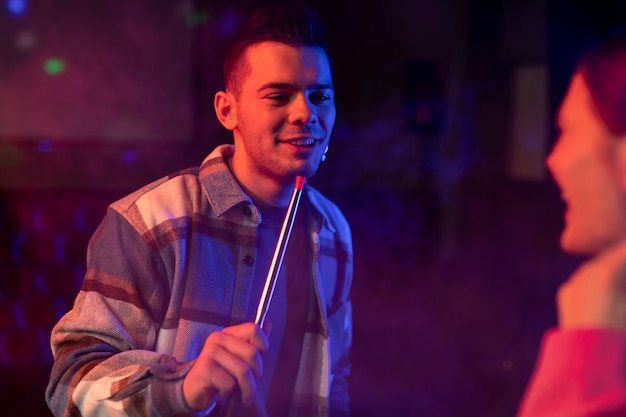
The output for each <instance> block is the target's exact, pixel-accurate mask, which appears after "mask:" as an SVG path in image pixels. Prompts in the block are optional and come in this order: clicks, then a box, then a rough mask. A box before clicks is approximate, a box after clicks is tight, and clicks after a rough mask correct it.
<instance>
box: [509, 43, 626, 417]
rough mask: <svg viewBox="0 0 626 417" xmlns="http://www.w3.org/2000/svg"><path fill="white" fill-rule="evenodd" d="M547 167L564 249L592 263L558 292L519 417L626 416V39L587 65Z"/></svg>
mask: <svg viewBox="0 0 626 417" xmlns="http://www.w3.org/2000/svg"><path fill="white" fill-rule="evenodd" d="M557 123H558V125H559V128H560V129H561V134H560V136H559V139H558V141H557V143H556V145H555V146H554V149H553V150H552V153H551V154H550V155H549V156H548V159H547V165H548V168H549V169H550V172H551V173H552V175H553V176H554V178H555V180H556V182H557V183H558V185H559V187H560V188H561V190H562V197H563V199H564V200H565V203H566V205H567V209H566V213H565V228H564V230H563V232H562V234H561V247H562V248H563V249H564V250H565V251H566V252H569V253H576V254H584V255H589V259H588V260H587V261H586V262H584V263H583V264H582V265H581V266H580V267H579V268H578V269H577V270H576V271H575V272H574V273H573V274H572V276H570V277H569V279H568V280H567V282H565V283H564V284H563V285H562V286H561V288H560V289H559V291H558V295H557V307H558V308H557V309H558V328H556V329H552V330H550V331H548V332H547V333H546V335H545V336H544V340H543V342H542V347H541V350H540V354H539V358H538V360H537V364H536V369H535V371H534V374H533V376H532V378H531V381H530V384H529V386H528V388H527V391H526V393H525V395H524V398H523V400H522V403H521V406H520V409H519V414H518V416H519V417H542V416H568V417H575V416H581V417H582V416H585V417H595V416H598V417H599V416H602V417H608V416H626V36H625V35H624V34H619V35H614V36H612V37H611V38H609V39H607V40H606V41H605V42H604V43H602V44H601V45H599V46H597V47H596V48H594V49H593V50H591V51H589V52H588V53H586V54H585V55H584V56H583V57H582V59H581V60H580V62H579V65H578V68H577V70H576V71H575V73H574V75H573V77H572V79H571V83H570V85H569V88H568V90H567V93H566V95H565V98H564V100H563V103H562V105H561V108H560V109H559V114H558V119H557Z"/></svg>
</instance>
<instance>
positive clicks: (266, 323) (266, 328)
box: [261, 318, 273, 338]
mask: <svg viewBox="0 0 626 417" xmlns="http://www.w3.org/2000/svg"><path fill="white" fill-rule="evenodd" d="M272 326H273V324H272V321H271V320H270V319H267V318H266V319H265V320H263V326H262V327H261V328H262V329H263V333H265V337H267V338H269V337H270V334H271V333H272Z"/></svg>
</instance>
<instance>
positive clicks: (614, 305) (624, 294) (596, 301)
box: [557, 241, 626, 329]
mask: <svg viewBox="0 0 626 417" xmlns="http://www.w3.org/2000/svg"><path fill="white" fill-rule="evenodd" d="M557 307H558V314H559V326H560V327H561V328H583V327H584V328H590V327H611V328H618V329H626V241H623V242H621V243H619V244H617V245H615V246H613V247H611V248H609V249H608V250H606V251H604V252H602V253H600V254H599V255H597V256H596V257H594V258H592V259H590V260H588V261H586V262H584V263H583V264H582V265H581V266H580V267H579V268H578V269H577V270H576V271H575V272H574V273H573V274H572V276H570V278H569V279H568V281H567V282H565V283H564V284H563V285H561V287H560V288H559V291H558V294H557Z"/></svg>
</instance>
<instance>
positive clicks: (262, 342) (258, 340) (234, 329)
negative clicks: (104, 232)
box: [222, 323, 269, 352]
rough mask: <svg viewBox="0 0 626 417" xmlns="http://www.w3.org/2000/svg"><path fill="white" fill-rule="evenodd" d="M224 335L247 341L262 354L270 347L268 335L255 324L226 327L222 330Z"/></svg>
mask: <svg viewBox="0 0 626 417" xmlns="http://www.w3.org/2000/svg"><path fill="white" fill-rule="evenodd" d="M222 333H225V334H229V335H232V336H236V337H238V338H239V339H242V340H245V341H246V342H248V343H250V344H252V345H254V346H255V347H256V348H257V349H259V350H260V351H261V352H265V351H266V350H267V349H268V347H269V342H268V340H267V335H266V334H265V333H264V332H263V331H262V330H261V328H260V327H259V326H257V325H256V324H254V323H243V324H239V325H237V326H231V327H226V328H225V329H224V330H222Z"/></svg>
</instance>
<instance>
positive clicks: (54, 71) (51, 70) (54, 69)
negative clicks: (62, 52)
mask: <svg viewBox="0 0 626 417" xmlns="http://www.w3.org/2000/svg"><path fill="white" fill-rule="evenodd" d="M43 69H44V71H45V72H46V74H48V75H58V74H60V73H62V72H63V71H65V61H63V60H62V59H59V58H52V59H49V60H47V61H46V63H45V65H44V68H43Z"/></svg>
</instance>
